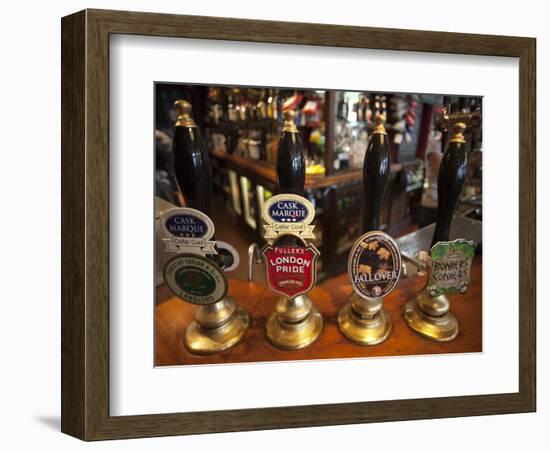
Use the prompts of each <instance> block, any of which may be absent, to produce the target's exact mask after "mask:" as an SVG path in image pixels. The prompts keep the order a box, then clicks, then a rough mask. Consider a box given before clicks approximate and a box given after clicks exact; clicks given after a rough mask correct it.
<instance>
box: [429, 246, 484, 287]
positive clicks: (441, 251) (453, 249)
mask: <svg viewBox="0 0 550 450" xmlns="http://www.w3.org/2000/svg"><path fill="white" fill-rule="evenodd" d="M474 254H475V245H474V242H473V241H468V240H466V239H457V240H455V241H450V242H438V243H437V244H435V245H434V246H433V247H432V250H431V271H430V280H429V282H428V287H427V290H428V293H429V294H430V295H431V296H433V297H437V296H438V295H442V294H450V293H455V292H460V293H461V294H464V293H465V292H466V291H467V290H468V287H469V285H470V269H471V267H472V259H473V257H474Z"/></svg>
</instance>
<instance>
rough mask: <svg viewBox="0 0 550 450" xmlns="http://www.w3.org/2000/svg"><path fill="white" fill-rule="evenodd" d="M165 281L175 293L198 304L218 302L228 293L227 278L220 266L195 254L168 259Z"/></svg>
mask: <svg viewBox="0 0 550 450" xmlns="http://www.w3.org/2000/svg"><path fill="white" fill-rule="evenodd" d="M164 281H165V282H166V285H167V286H168V287H169V288H170V290H171V291H172V292H173V293H174V294H175V295H177V296H178V297H180V298H181V299H183V300H185V301H187V302H189V303H194V304H196V305H206V304H210V303H216V302H217V301H218V300H221V299H222V298H223V297H224V296H225V294H226V293H227V279H226V278H225V275H224V273H223V272H222V271H221V270H220V268H219V267H218V266H217V265H216V264H215V263H214V262H212V261H210V260H208V259H207V258H205V257H203V256H199V255H195V254H182V255H178V256H176V257H174V258H172V259H171V260H170V261H168V263H167V264H166V266H165V267H164Z"/></svg>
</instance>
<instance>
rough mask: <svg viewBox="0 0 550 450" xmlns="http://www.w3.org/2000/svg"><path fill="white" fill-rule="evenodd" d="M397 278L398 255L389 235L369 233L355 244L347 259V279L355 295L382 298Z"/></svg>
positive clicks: (375, 232) (392, 286) (393, 285)
mask: <svg viewBox="0 0 550 450" xmlns="http://www.w3.org/2000/svg"><path fill="white" fill-rule="evenodd" d="M400 275H401V253H400V252H399V247H398V246H397V243H396V242H395V241H394V240H393V239H392V238H391V237H390V236H389V235H388V234H386V233H384V232H382V231H370V232H368V233H365V234H364V235H363V236H361V237H360V238H359V239H358V240H357V241H356V242H355V244H354V246H353V248H352V249H351V252H350V255H349V259H348V276H349V280H350V283H351V286H352V287H353V290H354V291H355V292H356V293H357V295H359V296H360V297H363V298H371V299H372V298H382V297H384V296H386V295H388V294H389V293H390V292H391V291H392V290H393V289H394V288H395V286H396V285H397V282H398V281H399V276H400Z"/></svg>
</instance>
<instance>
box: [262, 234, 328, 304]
mask: <svg viewBox="0 0 550 450" xmlns="http://www.w3.org/2000/svg"><path fill="white" fill-rule="evenodd" d="M262 254H263V256H264V258H265V264H266V273H267V283H268V284H269V287H270V288H271V289H272V290H273V291H275V292H277V293H278V294H281V295H284V296H285V297H288V298H293V297H297V296H298V295H300V294H305V293H306V292H309V291H310V290H311V289H312V288H313V286H315V281H316V279H317V269H316V267H317V266H316V262H317V258H318V257H319V254H320V253H319V251H318V250H317V249H316V248H315V246H313V245H311V244H306V243H305V241H303V240H302V239H300V238H298V237H296V236H294V235H281V236H280V237H279V238H278V239H277V240H276V241H275V242H273V244H267V245H266V246H265V247H264V248H263V250H262Z"/></svg>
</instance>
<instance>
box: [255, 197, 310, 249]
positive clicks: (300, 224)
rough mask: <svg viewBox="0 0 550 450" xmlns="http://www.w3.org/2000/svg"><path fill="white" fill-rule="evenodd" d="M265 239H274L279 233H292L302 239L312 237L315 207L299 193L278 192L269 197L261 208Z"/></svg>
mask: <svg viewBox="0 0 550 450" xmlns="http://www.w3.org/2000/svg"><path fill="white" fill-rule="evenodd" d="M262 215H263V218H264V221H265V222H266V224H267V225H264V228H265V235H264V237H265V238H266V239H267V240H271V239H276V238H277V236H279V235H281V234H293V235H295V236H299V237H301V238H303V239H313V238H314V236H313V228H314V226H313V225H310V223H311V222H312V221H313V218H314V217H315V208H314V207H313V205H312V204H311V202H310V201H309V200H307V199H305V198H304V197H302V196H300V195H295V194H279V195H274V196H273V197H271V198H270V199H269V200H268V201H267V202H266V203H265V204H264V207H263V210H262Z"/></svg>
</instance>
